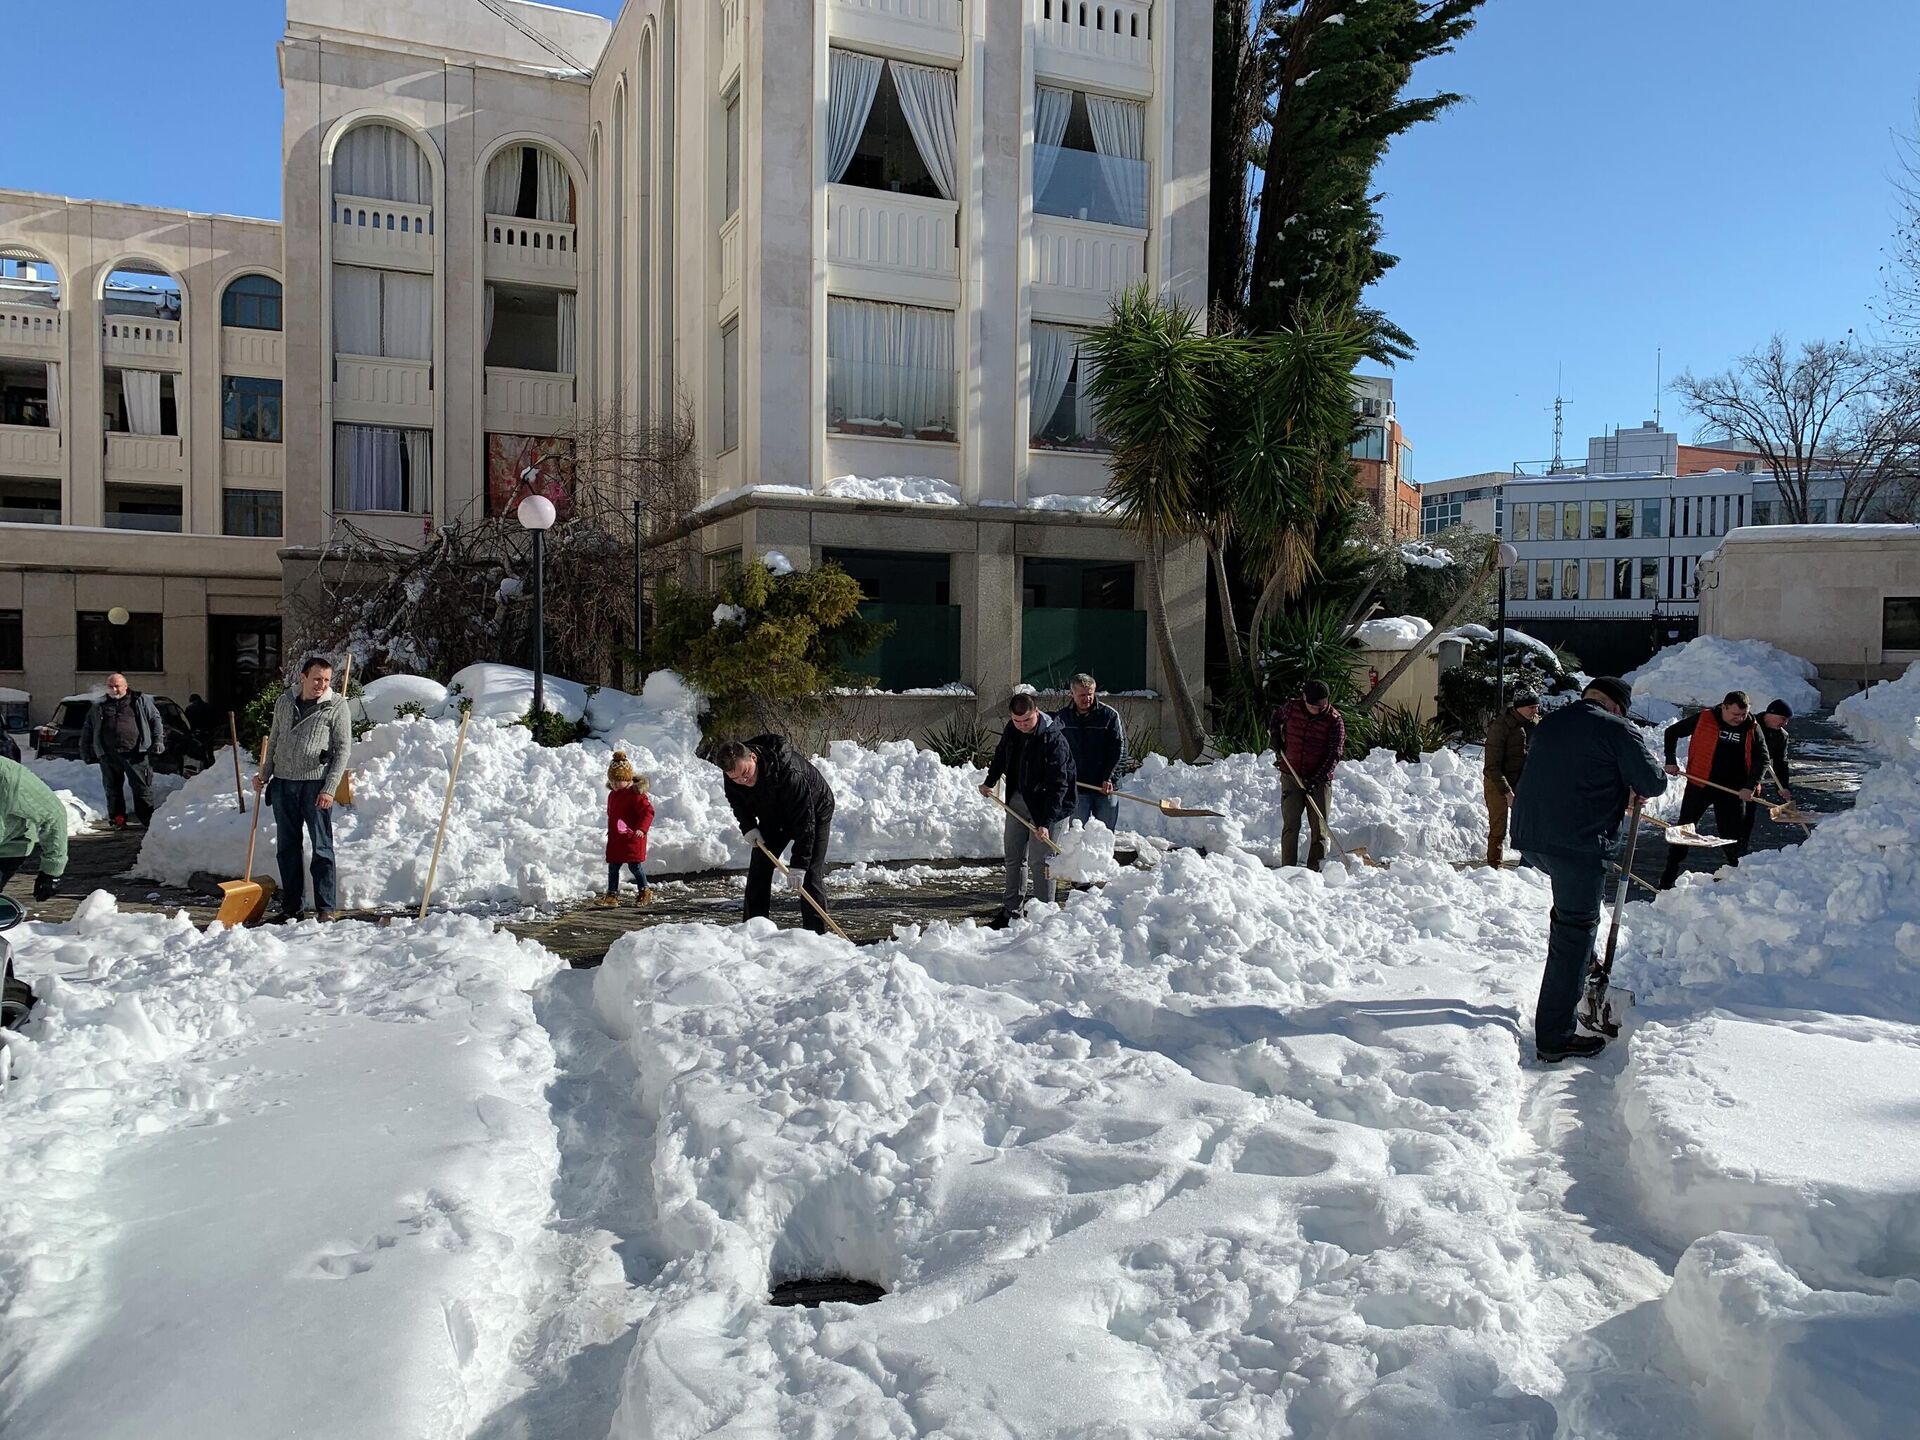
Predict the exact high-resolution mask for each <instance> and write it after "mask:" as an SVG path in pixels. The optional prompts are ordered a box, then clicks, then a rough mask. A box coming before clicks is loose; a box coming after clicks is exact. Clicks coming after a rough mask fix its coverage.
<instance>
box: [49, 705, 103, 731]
mask: <svg viewBox="0 0 1920 1440" xmlns="http://www.w3.org/2000/svg"><path fill="white" fill-rule="evenodd" d="M92 708H93V702H92V701H91V700H63V701H61V702H60V708H59V709H58V710H56V711H54V712H53V724H54V728H55V729H58V730H78V729H79V728H80V723H81V722H82V721H83V720H85V719H86V718H87V711H89V710H91V709H92Z"/></svg>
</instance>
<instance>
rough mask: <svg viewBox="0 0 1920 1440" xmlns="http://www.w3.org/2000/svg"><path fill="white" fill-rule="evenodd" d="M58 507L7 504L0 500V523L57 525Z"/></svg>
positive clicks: (58, 520)
mask: <svg viewBox="0 0 1920 1440" xmlns="http://www.w3.org/2000/svg"><path fill="white" fill-rule="evenodd" d="M59 523H60V507H59V506H57V505H56V506H54V507H53V508H52V509H51V510H48V509H45V508H43V507H41V506H39V505H9V504H7V503H6V502H5V501H0V525H58V524H59Z"/></svg>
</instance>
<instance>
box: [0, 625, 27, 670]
mask: <svg viewBox="0 0 1920 1440" xmlns="http://www.w3.org/2000/svg"><path fill="white" fill-rule="evenodd" d="M24 645H25V642H24V640H23V638H22V633H21V628H20V612H19V611H18V610H0V670H21V669H25V668H26V659H25V649H24Z"/></svg>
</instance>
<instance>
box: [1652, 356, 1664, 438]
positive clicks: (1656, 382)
mask: <svg viewBox="0 0 1920 1440" xmlns="http://www.w3.org/2000/svg"><path fill="white" fill-rule="evenodd" d="M1661 358H1662V357H1661V354H1660V347H1659V346H1657V345H1656V346H1654V349H1653V423H1654V425H1655V426H1656V427H1658V426H1659V424H1660V395H1661V391H1662V389H1663V386H1662V385H1661V378H1662V368H1661V363H1660V362H1661Z"/></svg>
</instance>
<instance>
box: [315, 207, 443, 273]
mask: <svg viewBox="0 0 1920 1440" xmlns="http://www.w3.org/2000/svg"><path fill="white" fill-rule="evenodd" d="M333 258H334V259H335V260H336V261H338V262H340V263H341V264H346V265H373V266H377V267H379V268H381V269H383V270H417V271H431V270H432V269H433V207H432V206H431V205H404V204H402V203H401V202H399V201H398V200H369V199H368V198H366V197H365V196H364V195H336V196H334V197H333Z"/></svg>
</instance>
